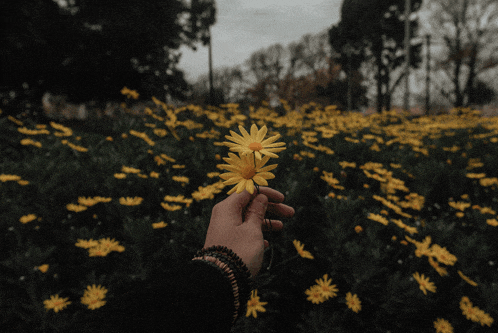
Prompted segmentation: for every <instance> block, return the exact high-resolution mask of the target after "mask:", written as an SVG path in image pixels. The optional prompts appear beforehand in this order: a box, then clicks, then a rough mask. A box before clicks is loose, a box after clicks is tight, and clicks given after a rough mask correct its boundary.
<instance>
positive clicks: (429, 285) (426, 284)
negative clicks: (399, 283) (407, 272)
mask: <svg viewBox="0 0 498 333" xmlns="http://www.w3.org/2000/svg"><path fill="white" fill-rule="evenodd" d="M413 277H414V278H415V280H417V282H418V284H419V287H420V290H422V291H423V292H424V295H427V290H429V291H430V292H433V293H435V292H436V286H435V285H434V283H433V282H430V281H429V278H428V277H427V278H426V277H424V274H422V275H419V273H418V272H415V273H414V274H413Z"/></svg>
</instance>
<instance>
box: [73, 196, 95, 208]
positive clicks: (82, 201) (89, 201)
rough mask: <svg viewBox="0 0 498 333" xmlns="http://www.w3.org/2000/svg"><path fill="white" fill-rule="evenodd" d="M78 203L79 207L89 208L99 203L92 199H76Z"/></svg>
mask: <svg viewBox="0 0 498 333" xmlns="http://www.w3.org/2000/svg"><path fill="white" fill-rule="evenodd" d="M78 203H79V204H80V205H84V206H88V207H91V206H93V205H95V204H97V203H99V202H98V201H97V200H95V199H93V198H85V197H78Z"/></svg>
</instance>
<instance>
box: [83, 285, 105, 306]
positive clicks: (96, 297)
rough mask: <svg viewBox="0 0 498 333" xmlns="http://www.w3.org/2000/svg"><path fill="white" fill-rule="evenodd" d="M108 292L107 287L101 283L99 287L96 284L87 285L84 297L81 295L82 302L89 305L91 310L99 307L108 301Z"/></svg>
mask: <svg viewBox="0 0 498 333" xmlns="http://www.w3.org/2000/svg"><path fill="white" fill-rule="evenodd" d="M106 293H107V289H105V288H104V287H101V286H100V285H99V286H98V287H97V286H95V285H92V286H87V289H86V290H85V292H84V294H83V297H81V303H82V304H85V305H88V308H89V309H90V310H95V309H98V308H100V307H102V306H104V305H105V303H106V301H104V300H103V299H104V298H105V294H106Z"/></svg>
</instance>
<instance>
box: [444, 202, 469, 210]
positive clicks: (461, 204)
mask: <svg viewBox="0 0 498 333" xmlns="http://www.w3.org/2000/svg"><path fill="white" fill-rule="evenodd" d="M448 205H450V206H451V207H453V208H455V209H458V210H461V211H464V210H465V209H466V208H468V207H470V202H463V201H458V202H452V201H450V202H448Z"/></svg>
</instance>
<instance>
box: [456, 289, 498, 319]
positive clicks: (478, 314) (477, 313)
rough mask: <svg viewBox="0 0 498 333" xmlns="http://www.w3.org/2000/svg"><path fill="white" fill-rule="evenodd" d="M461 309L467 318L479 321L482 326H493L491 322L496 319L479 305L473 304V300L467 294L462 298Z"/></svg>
mask: <svg viewBox="0 0 498 333" xmlns="http://www.w3.org/2000/svg"><path fill="white" fill-rule="evenodd" d="M460 309H461V310H462V314H463V315H465V317H466V318H467V319H469V320H472V321H474V322H478V323H480V324H481V326H484V325H487V326H489V327H491V324H493V321H494V319H493V318H491V316H490V315H489V314H487V313H485V312H484V311H483V310H481V309H479V308H478V307H476V306H472V302H471V301H470V299H469V298H468V297H467V296H463V297H462V299H461V300H460Z"/></svg>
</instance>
